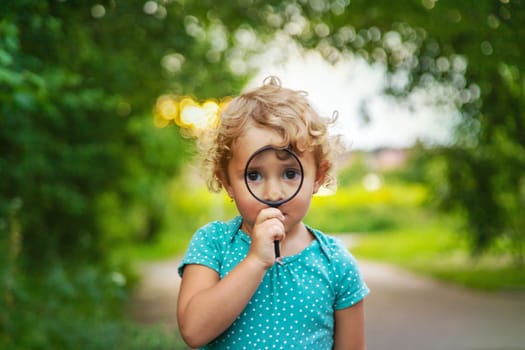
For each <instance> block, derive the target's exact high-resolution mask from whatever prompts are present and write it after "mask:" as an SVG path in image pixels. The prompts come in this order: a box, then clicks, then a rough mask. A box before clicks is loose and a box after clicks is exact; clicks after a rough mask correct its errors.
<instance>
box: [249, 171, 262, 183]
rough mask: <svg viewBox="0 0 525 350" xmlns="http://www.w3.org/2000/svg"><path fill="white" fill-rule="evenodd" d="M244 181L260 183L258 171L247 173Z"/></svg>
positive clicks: (260, 178)
mask: <svg viewBox="0 0 525 350" xmlns="http://www.w3.org/2000/svg"><path fill="white" fill-rule="evenodd" d="M246 179H248V181H261V180H262V175H261V173H259V172H258V171H249V172H247V173H246Z"/></svg>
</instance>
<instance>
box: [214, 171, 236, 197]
mask: <svg viewBox="0 0 525 350" xmlns="http://www.w3.org/2000/svg"><path fill="white" fill-rule="evenodd" d="M215 176H216V177H217V180H219V182H220V183H221V185H222V187H224V189H225V190H226V192H227V193H228V196H230V198H233V189H232V186H231V185H230V181H228V176H226V174H225V173H224V172H222V171H221V172H219V173H217V174H215Z"/></svg>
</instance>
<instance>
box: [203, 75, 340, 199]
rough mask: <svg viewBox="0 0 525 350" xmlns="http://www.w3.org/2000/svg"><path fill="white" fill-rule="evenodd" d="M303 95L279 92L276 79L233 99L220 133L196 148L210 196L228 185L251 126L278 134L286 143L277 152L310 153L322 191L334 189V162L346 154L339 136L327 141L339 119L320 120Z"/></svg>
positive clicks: (210, 135) (223, 116) (215, 132)
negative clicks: (238, 144)
mask: <svg viewBox="0 0 525 350" xmlns="http://www.w3.org/2000/svg"><path fill="white" fill-rule="evenodd" d="M306 95H307V94H306V93H305V92H304V91H294V90H290V89H287V88H284V87H282V86H281V81H280V80H279V78H277V77H275V76H270V77H267V78H266V79H264V81H263V85H262V86H260V87H258V88H256V89H254V90H252V91H249V92H246V93H244V94H242V95H240V96H237V97H235V98H234V99H233V100H231V102H230V103H229V104H228V107H227V108H226V109H225V110H224V111H223V112H222V114H221V116H220V120H219V123H218V126H217V128H214V129H210V130H208V131H207V132H206V133H204V134H202V135H201V137H200V138H199V140H198V148H199V151H200V154H201V157H202V163H203V168H204V169H203V170H204V171H205V174H204V176H205V179H206V180H207V185H208V188H209V189H210V191H213V192H220V190H221V189H222V187H223V183H224V182H225V181H226V182H227V181H228V176H227V171H226V169H227V167H228V162H229V160H230V159H231V158H232V151H231V150H232V145H233V143H234V142H235V141H236V140H237V139H238V138H239V137H240V136H241V135H243V133H244V132H245V130H246V129H247V128H248V127H250V126H257V127H263V128H269V129H272V130H275V131H277V132H278V133H279V135H280V136H281V137H282V138H283V144H282V145H275V146H279V147H290V148H291V149H292V150H293V151H294V152H296V153H297V154H302V153H303V152H309V151H312V152H313V154H314V159H315V162H316V166H317V167H318V168H320V167H323V170H325V171H326V176H325V180H324V183H323V185H324V186H325V187H328V188H332V187H335V184H336V180H335V176H334V174H333V172H334V161H333V159H334V157H335V155H336V153H338V152H339V151H341V150H342V149H343V145H342V142H341V138H340V136H332V137H329V133H328V127H329V125H330V124H333V123H334V122H335V121H336V119H337V113H336V112H334V114H333V116H332V118H324V117H321V116H320V115H319V114H318V113H317V112H316V111H315V110H314V109H313V108H312V107H311V105H310V103H309V102H308V100H307V98H306Z"/></svg>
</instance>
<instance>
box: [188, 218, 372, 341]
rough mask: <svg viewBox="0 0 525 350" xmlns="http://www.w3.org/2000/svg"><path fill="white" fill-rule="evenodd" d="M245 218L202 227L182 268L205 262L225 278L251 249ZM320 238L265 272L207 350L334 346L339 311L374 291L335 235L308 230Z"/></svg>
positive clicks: (194, 237)
mask: <svg viewBox="0 0 525 350" xmlns="http://www.w3.org/2000/svg"><path fill="white" fill-rule="evenodd" d="M241 223H242V218H241V217H236V218H235V219H233V220H231V221H229V222H218V221H216V222H212V223H209V224H208V225H206V226H204V227H202V228H201V229H199V230H198V231H197V232H196V233H195V235H194V236H193V238H192V241H191V243H190V246H189V248H188V250H187V252H186V255H185V256H184V258H183V260H182V263H181V265H180V267H179V274H181V275H182V273H183V269H184V266H185V265H187V264H201V265H205V266H208V267H209V268H211V269H213V270H215V271H217V273H219V275H220V277H221V278H223V277H224V276H226V275H227V274H228V273H229V272H230V271H231V270H232V269H233V268H234V267H235V266H236V265H237V264H238V263H239V262H240V261H242V260H243V259H244V258H245V257H246V255H247V253H248V250H249V246H250V236H249V235H247V234H246V233H245V232H243V231H242V230H240V229H239V227H240V225H241ZM309 230H310V231H311V232H312V233H313V235H314V236H315V238H316V239H315V240H314V241H312V243H311V244H310V245H309V246H308V247H307V248H306V249H305V250H303V251H302V252H301V253H299V254H297V255H293V256H287V257H284V258H283V259H282V263H281V264H278V263H276V264H274V266H272V268H271V269H269V270H268V271H267V272H266V275H265V276H264V279H263V281H262V282H261V284H260V286H259V288H258V289H257V291H256V292H255V294H254V295H253V297H252V298H251V300H250V301H249V302H248V304H247V305H246V307H245V309H244V310H243V312H242V313H241V314H240V315H239V316H238V317H237V319H236V320H235V321H234V322H233V324H232V325H231V326H230V327H229V328H228V329H227V330H226V331H225V332H224V333H223V334H222V335H220V336H219V337H218V338H217V339H215V340H214V341H213V342H212V343H210V344H209V345H208V346H206V347H204V348H203V349H235V350H237V349H331V348H332V345H333V332H334V320H333V317H334V311H335V310H338V309H343V308H346V307H349V306H352V305H353V304H355V303H357V302H359V301H360V300H362V299H363V298H364V297H365V296H366V295H367V294H368V293H369V289H368V287H367V286H366V284H365V283H364V281H363V279H362V276H361V274H360V272H359V269H358V266H357V263H356V261H355V259H354V258H353V257H352V255H351V254H350V253H349V252H348V251H347V250H346V248H345V247H344V246H343V245H342V244H341V243H340V242H339V241H338V240H336V239H335V238H333V237H330V236H327V235H325V234H323V233H321V232H319V231H317V230H314V229H311V228H309Z"/></svg>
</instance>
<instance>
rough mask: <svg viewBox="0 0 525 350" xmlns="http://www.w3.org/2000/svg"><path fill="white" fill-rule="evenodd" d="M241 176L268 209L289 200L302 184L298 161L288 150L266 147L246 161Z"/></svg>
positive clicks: (252, 192)
mask: <svg viewBox="0 0 525 350" xmlns="http://www.w3.org/2000/svg"><path fill="white" fill-rule="evenodd" d="M244 175H245V182H246V186H247V187H248V190H249V191H250V193H251V194H252V195H253V196H254V197H255V198H256V199H257V200H258V201H260V202H262V203H265V204H267V205H269V206H271V207H278V206H279V205H281V204H284V203H286V202H288V201H289V200H291V199H292V198H293V197H294V196H295V195H296V194H297V193H298V192H299V190H300V188H301V186H302V183H303V167H302V165H301V162H300V161H299V158H298V157H297V156H296V155H295V153H293V152H292V151H291V150H289V149H287V148H274V147H271V146H268V147H264V148H262V149H260V150H258V151H257V152H255V153H254V154H253V155H252V156H251V157H250V159H249V160H248V163H247V164H246V169H245V174H244Z"/></svg>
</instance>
